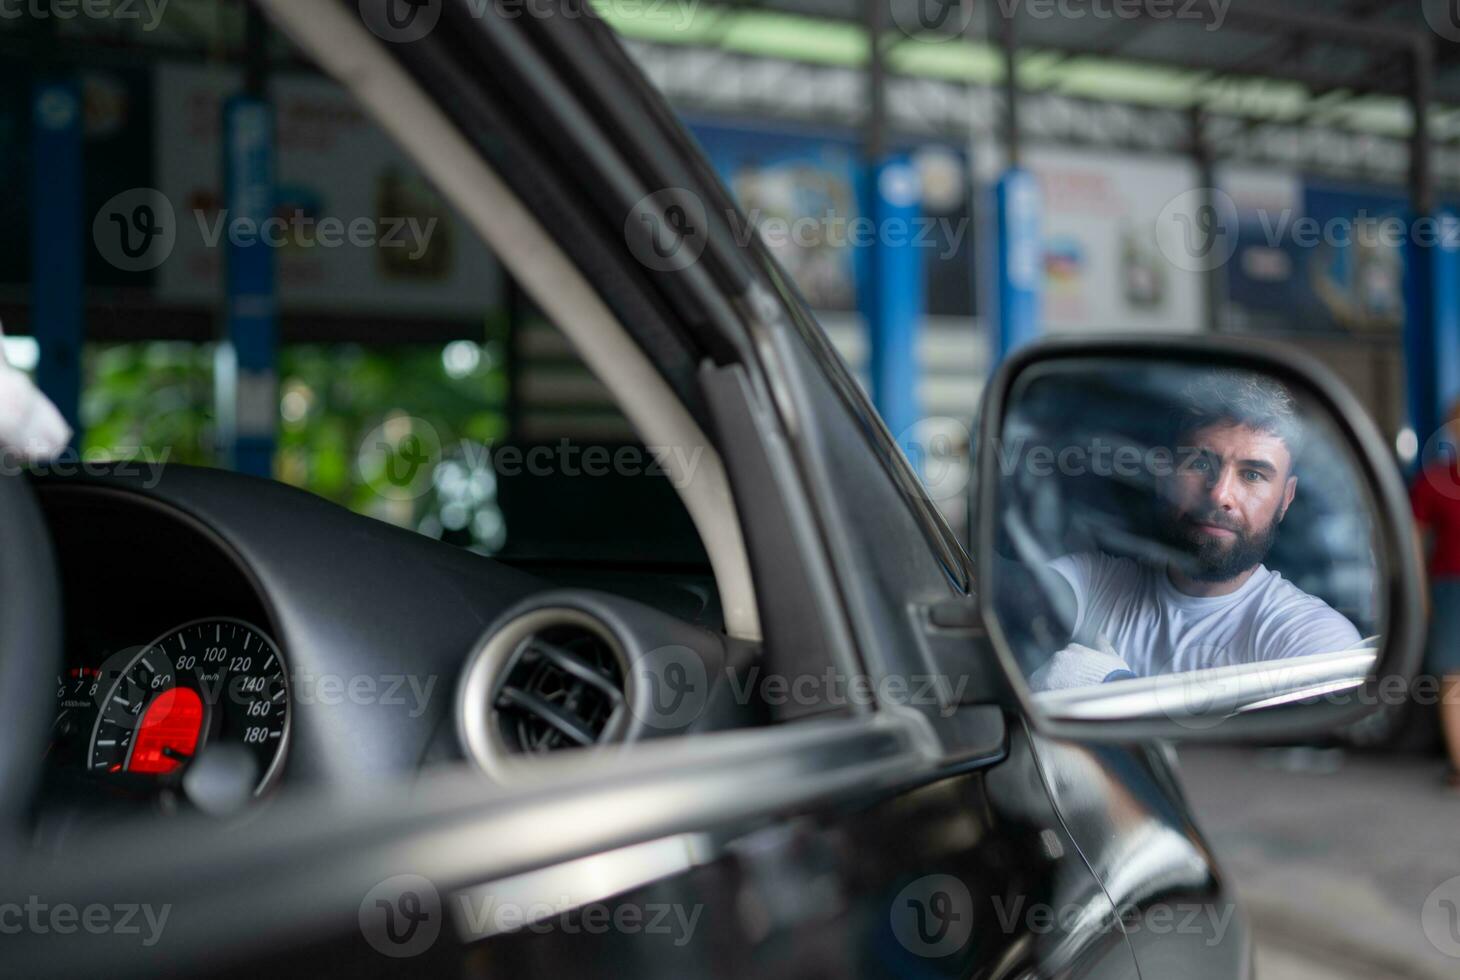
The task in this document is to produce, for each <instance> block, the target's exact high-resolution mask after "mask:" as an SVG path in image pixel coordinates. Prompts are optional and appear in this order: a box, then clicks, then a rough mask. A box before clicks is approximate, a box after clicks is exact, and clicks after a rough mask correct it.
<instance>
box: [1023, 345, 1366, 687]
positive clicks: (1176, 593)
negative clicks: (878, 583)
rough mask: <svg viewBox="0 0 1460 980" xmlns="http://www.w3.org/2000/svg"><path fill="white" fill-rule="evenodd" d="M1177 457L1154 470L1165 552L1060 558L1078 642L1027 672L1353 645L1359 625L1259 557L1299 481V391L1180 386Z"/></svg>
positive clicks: (1258, 657) (1128, 672) (1216, 660)
mask: <svg viewBox="0 0 1460 980" xmlns="http://www.w3.org/2000/svg"><path fill="white" fill-rule="evenodd" d="M1184 395H1185V397H1184V399H1183V409H1182V411H1181V413H1180V414H1179V416H1178V417H1177V419H1176V420H1175V425H1174V429H1173V431H1174V432H1175V433H1176V435H1175V438H1174V440H1173V442H1174V443H1175V453H1176V462H1177V466H1176V468H1175V470H1174V472H1172V473H1169V474H1164V475H1162V476H1161V477H1160V479H1159V480H1158V481H1157V496H1158V498H1159V500H1158V508H1159V512H1158V517H1157V522H1156V523H1157V534H1158V535H1159V537H1160V540H1161V542H1162V543H1164V544H1165V545H1167V546H1168V548H1167V554H1166V555H1165V561H1164V563H1163V562H1153V561H1136V560H1135V559H1132V558H1117V557H1114V556H1112V555H1107V554H1102V553H1099V552H1085V553H1082V554H1072V555H1066V556H1064V557H1063V558H1059V559H1056V560H1055V561H1054V562H1052V563H1051V566H1050V567H1051V568H1053V569H1054V570H1055V571H1057V572H1059V573H1060V575H1061V576H1063V577H1064V579H1065V580H1066V581H1067V582H1068V583H1069V585H1070V587H1071V588H1072V589H1073V590H1074V593H1075V606H1076V609H1077V616H1076V620H1077V621H1076V623H1075V631H1074V641H1073V642H1072V643H1071V644H1070V646H1068V647H1066V648H1065V649H1064V650H1061V651H1060V652H1059V653H1057V654H1055V655H1054V657H1053V658H1051V660H1050V662H1049V663H1048V664H1046V665H1045V666H1044V667H1042V668H1040V670H1039V671H1037V672H1036V673H1035V675H1034V677H1032V678H1031V682H1032V683H1033V684H1034V686H1035V687H1036V689H1040V688H1044V689H1049V688H1057V687H1077V686H1080V685H1082V684H1098V683H1101V682H1103V681H1108V680H1115V679H1120V678H1125V677H1131V676H1138V677H1144V676H1150V675H1153V674H1165V673H1176V672H1180V671H1187V670H1200V669H1203V668H1207V667H1222V666H1228V665H1231V664H1244V663H1256V662H1258V661H1263V660H1276V659H1280V658H1283V657H1300V656H1304V655H1307V654H1313V653H1332V652H1337V651H1340V650H1347V649H1351V648H1352V647H1354V646H1356V645H1357V644H1358V642H1359V635H1358V631H1357V630H1355V629H1354V627H1353V624H1352V623H1350V622H1349V621H1348V620H1347V619H1345V618H1344V617H1343V616H1342V615H1340V614H1339V613H1337V612H1335V611H1334V610H1333V609H1331V608H1329V606H1328V604H1327V603H1325V602H1324V601H1323V600H1322V599H1319V598H1317V597H1316V596H1311V595H1308V594H1307V593H1305V592H1303V591H1302V590H1301V589H1299V588H1298V587H1297V586H1295V585H1293V583H1291V582H1289V581H1287V580H1285V579H1284V578H1283V577H1282V575H1280V574H1279V573H1277V572H1275V571H1273V570H1271V569H1269V568H1266V567H1264V566H1263V564H1262V561H1263V559H1264V558H1266V557H1267V553H1268V551H1269V550H1270V549H1271V548H1272V545H1273V541H1274V540H1275V539H1276V538H1277V533H1278V526H1279V525H1280V524H1281V523H1282V520H1283V518H1284V517H1285V516H1287V512H1288V507H1289V506H1291V504H1292V502H1293V498H1294V496H1295V495H1296V494H1297V490H1298V478H1297V476H1296V475H1295V474H1294V459H1295V457H1296V456H1297V455H1298V452H1299V450H1300V447H1301V438H1302V427H1301V424H1300V422H1299V419H1298V415H1297V411H1296V407H1295V406H1294V403H1293V399H1292V396H1291V395H1290V394H1288V392H1287V390H1286V389H1284V388H1283V387H1282V386H1281V385H1279V384H1277V383H1275V382H1273V381H1270V380H1268V379H1266V378H1261V377H1258V376H1256V375H1247V374H1240V373H1236V372H1214V373H1212V374H1211V375H1210V376H1208V377H1206V378H1204V379H1202V380H1201V381H1200V382H1198V383H1196V384H1194V385H1192V386H1190V387H1189V388H1188V389H1187V390H1186V391H1185V392H1184Z"/></svg>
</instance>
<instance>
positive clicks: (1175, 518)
mask: <svg viewBox="0 0 1460 980" xmlns="http://www.w3.org/2000/svg"><path fill="white" fill-rule="evenodd" d="M1195 520H1199V521H1201V523H1203V524H1205V525H1208V526H1214V527H1217V528H1226V529H1227V530H1230V531H1231V532H1232V533H1233V534H1234V535H1235V536H1236V537H1235V539H1234V540H1231V541H1222V540H1220V539H1218V538H1214V537H1212V536H1211V535H1209V534H1204V533H1203V532H1202V531H1201V530H1200V528H1198V527H1197V526H1196V524H1195ZM1280 524H1282V516H1281V515H1274V516H1273V518H1272V519H1271V520H1270V521H1268V523H1267V526H1266V527H1263V528H1259V529H1257V530H1253V529H1252V528H1249V527H1246V526H1245V525H1244V522H1242V521H1241V520H1240V519H1238V518H1231V517H1225V516H1223V515H1222V514H1221V513H1219V512H1212V511H1208V512H1204V513H1200V514H1194V515H1188V514H1184V513H1182V512H1181V511H1179V510H1177V508H1176V505H1175V504H1173V503H1172V502H1170V501H1164V500H1163V501H1162V505H1161V514H1160V523H1159V525H1158V527H1159V529H1160V532H1161V540H1162V541H1163V542H1164V543H1166V544H1167V545H1170V546H1171V548H1173V549H1174V550H1175V551H1176V552H1177V554H1178V555H1185V556H1186V561H1185V562H1183V564H1185V565H1186V572H1187V574H1188V575H1190V576H1191V577H1192V578H1193V579H1196V580H1197V581H1199V582H1225V581H1228V580H1230V579H1233V578H1236V577H1237V576H1238V575H1240V574H1242V573H1243V572H1245V571H1246V570H1247V569H1249V568H1252V567H1254V566H1256V565H1259V564H1261V563H1262V560H1263V559H1264V558H1266V557H1267V553H1268V552H1269V551H1271V550H1272V546H1273V542H1275V541H1276V540H1277V534H1278V526H1279V525H1280ZM1172 560H1173V561H1179V560H1180V559H1179V558H1178V557H1177V556H1173V557H1172Z"/></svg>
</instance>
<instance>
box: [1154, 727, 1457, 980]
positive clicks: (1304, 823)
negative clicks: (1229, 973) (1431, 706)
mask: <svg viewBox="0 0 1460 980" xmlns="http://www.w3.org/2000/svg"><path fill="white" fill-rule="evenodd" d="M1179 755H1180V759H1181V769H1182V774H1183V780H1184V782H1185V784H1186V788H1187V792H1188V794H1189V795H1190V797H1191V803H1192V807H1193V809H1194V810H1195V811H1196V813H1197V815H1198V820H1199V822H1200V824H1201V826H1202V828H1203V830H1204V831H1205V832H1206V834H1207V837H1208V839H1209V840H1210V841H1211V844H1212V846H1213V848H1214V849H1215V850H1216V851H1217V853H1218V855H1219V856H1220V858H1221V861H1222V864H1223V866H1224V867H1225V868H1226V870H1227V872H1228V874H1230V875H1231V877H1232V878H1233V880H1234V881H1235V883H1236V886H1237V890H1238V893H1239V894H1240V895H1241V896H1242V899H1243V901H1244V903H1245V904H1246V907H1247V911H1248V914H1249V916H1250V918H1251V919H1252V922H1253V925H1254V927H1255V930H1256V933H1257V938H1258V948H1259V955H1258V971H1259V972H1258V975H1259V977H1260V978H1262V980H1309V978H1327V980H1331V978H1338V980H1348V978H1358V977H1364V978H1369V977H1385V978H1389V977H1393V978H1436V980H1440V978H1443V980H1453V978H1456V977H1460V935H1456V934H1455V933H1454V930H1455V929H1456V928H1457V927H1460V926H1457V925H1456V924H1454V923H1452V922H1450V921H1449V919H1448V918H1447V916H1446V915H1444V914H1442V913H1441V912H1440V911H1439V910H1441V909H1445V908H1447V906H1446V905H1443V904H1441V902H1440V900H1441V899H1448V900H1449V901H1451V902H1455V903H1460V793H1456V792H1453V791H1451V790H1448V789H1446V788H1444V787H1443V786H1442V785H1441V783H1440V775H1441V773H1442V771H1443V763H1442V761H1441V760H1439V759H1435V758H1425V757H1415V756H1406V755H1369V754H1356V753H1342V752H1339V751H1336V750H1334V751H1328V752H1314V751H1311V750H1300V751H1279V750H1251V749H1206V748H1184V749H1181V750H1180V751H1179ZM1451 879H1456V880H1454V881H1452V880H1451ZM1427 902H1428V903H1429V908H1430V913H1431V914H1430V915H1429V916H1427V917H1426V916H1423V911H1424V910H1425V908H1426V903H1427ZM1452 914H1454V913H1453V912H1452ZM1427 926H1428V929H1427V928H1426V927H1427ZM1452 936H1454V937H1455V938H1452ZM1431 937H1434V938H1431Z"/></svg>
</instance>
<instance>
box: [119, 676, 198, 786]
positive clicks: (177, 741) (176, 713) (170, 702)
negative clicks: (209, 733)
mask: <svg viewBox="0 0 1460 980" xmlns="http://www.w3.org/2000/svg"><path fill="white" fill-rule="evenodd" d="M202 730H203V699H202V698H200V697H198V692H197V691H194V690H192V689H191V688H187V687H173V688H168V689H167V690H166V691H163V692H162V693H161V694H159V695H157V697H156V698H155V699H154V700H153V702H152V703H151V704H149V705H148V706H147V711H146V713H145V714H143V715H142V723H141V724H140V725H138V727H137V739H136V742H135V744H134V745H133V746H132V755H131V758H129V759H128V760H127V770H128V771H129V772H150V773H167V772H172V771H173V770H174V769H176V768H177V767H178V766H180V765H182V764H183V763H184V762H186V761H187V760H188V759H189V758H191V757H192V755H193V752H194V751H195V750H196V749H197V747H198V736H199V735H200V734H201V733H202Z"/></svg>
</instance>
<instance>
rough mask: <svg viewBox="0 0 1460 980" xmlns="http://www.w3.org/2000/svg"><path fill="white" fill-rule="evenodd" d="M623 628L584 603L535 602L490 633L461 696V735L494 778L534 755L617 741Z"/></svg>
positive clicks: (622, 706) (622, 701)
mask: <svg viewBox="0 0 1460 980" xmlns="http://www.w3.org/2000/svg"><path fill="white" fill-rule="evenodd" d="M627 668H628V664H627V659H626V657H625V654H624V648H623V645H622V644H621V643H620V642H619V639H618V637H617V636H615V635H614V633H613V631H612V630H610V629H609V628H608V627H607V626H606V625H605V624H604V623H603V622H602V621H601V620H599V619H598V618H597V617H595V616H592V615H590V614H588V613H586V612H584V611H583V610H581V609H574V608H571V607H566V606H550V607H543V608H539V609H533V610H529V611H528V612H525V613H523V614H521V615H519V616H517V617H515V618H513V619H511V620H509V621H508V622H507V623H506V624H505V625H503V626H502V627H501V628H500V629H498V630H496V631H495V632H494V633H492V634H491V635H489V636H488V637H487V639H486V641H485V643H484V644H483V645H482V646H481V647H480V648H479V649H478V650H477V652H476V654H475V655H474V656H473V658H472V660H471V662H470V664H469V665H468V668H467V673H466V675H465V677H464V678H463V682H462V685H461V689H460V696H459V698H458V703H457V724H458V730H459V734H460V736H461V741H462V745H463V747H464V748H465V749H466V752H467V754H468V755H469V756H471V758H472V759H473V761H475V762H476V763H477V764H478V765H479V766H481V768H482V769H484V770H486V771H487V772H488V773H489V774H491V775H492V776H494V777H495V778H499V779H505V778H507V777H509V776H510V773H511V769H512V768H514V767H518V768H520V766H521V764H522V763H523V762H525V761H527V760H530V759H531V758H532V757H533V756H539V755H543V754H546V753H550V752H555V751H559V750H562V749H570V748H588V747H592V746H594V745H598V744H602V743H606V742H612V741H616V740H617V738H618V737H619V733H620V732H622V731H623V729H624V727H625V726H624V718H623V716H624V714H625V713H626V711H627V694H626V685H627V681H626V676H627V672H628V671H627Z"/></svg>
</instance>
